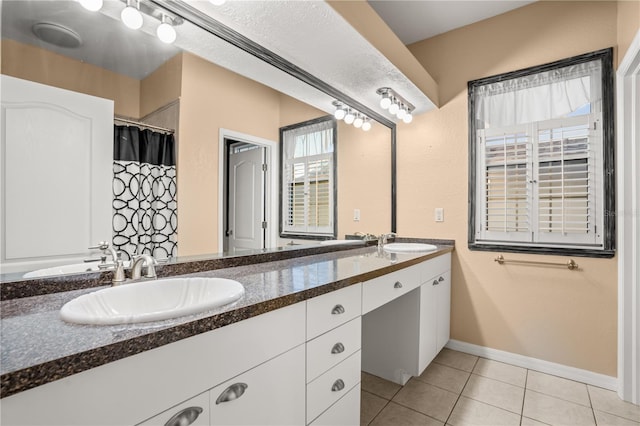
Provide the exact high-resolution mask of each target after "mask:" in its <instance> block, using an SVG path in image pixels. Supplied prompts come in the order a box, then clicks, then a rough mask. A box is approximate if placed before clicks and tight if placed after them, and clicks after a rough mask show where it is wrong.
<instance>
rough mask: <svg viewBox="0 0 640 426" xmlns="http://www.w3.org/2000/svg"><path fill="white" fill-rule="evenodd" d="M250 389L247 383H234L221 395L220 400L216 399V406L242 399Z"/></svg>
mask: <svg viewBox="0 0 640 426" xmlns="http://www.w3.org/2000/svg"><path fill="white" fill-rule="evenodd" d="M248 387H249V386H248V385H247V384H246V383H234V384H233V385H231V386H229V387H228V388H226V389H225V390H224V392H222V393H221V394H220V396H219V397H218V399H216V405H218V404H221V403H223V402H229V401H233V400H234V399H238V398H240V397H241V396H242V395H243V394H244V391H246V390H247V388H248Z"/></svg>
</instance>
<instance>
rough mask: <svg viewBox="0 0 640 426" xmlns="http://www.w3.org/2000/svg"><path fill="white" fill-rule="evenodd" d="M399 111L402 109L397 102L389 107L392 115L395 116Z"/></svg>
mask: <svg viewBox="0 0 640 426" xmlns="http://www.w3.org/2000/svg"><path fill="white" fill-rule="evenodd" d="M398 109H400V107H399V106H398V104H397V103H395V102H393V103H392V104H391V105H389V113H390V114H393V115H395V114H396V113H397V112H398Z"/></svg>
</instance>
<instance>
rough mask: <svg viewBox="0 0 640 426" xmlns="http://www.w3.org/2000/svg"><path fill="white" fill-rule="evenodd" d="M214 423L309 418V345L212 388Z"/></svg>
mask: <svg viewBox="0 0 640 426" xmlns="http://www.w3.org/2000/svg"><path fill="white" fill-rule="evenodd" d="M209 395H210V398H211V399H210V406H211V414H210V419H211V420H210V422H211V423H210V424H211V425H264V426H266V425H301V424H304V422H305V346H304V345H300V346H298V347H296V348H294V349H292V350H290V351H289V352H286V353H284V354H282V355H280V356H278V357H276V358H274V359H272V360H270V361H268V362H266V363H264V364H262V365H259V366H258V367H255V368H253V369H252V370H249V371H247V372H246V373H243V374H241V375H239V376H237V377H235V378H233V379H231V380H229V381H227V382H225V383H223V384H221V385H220V386H217V387H215V388H213V389H211V391H210V392H209Z"/></svg>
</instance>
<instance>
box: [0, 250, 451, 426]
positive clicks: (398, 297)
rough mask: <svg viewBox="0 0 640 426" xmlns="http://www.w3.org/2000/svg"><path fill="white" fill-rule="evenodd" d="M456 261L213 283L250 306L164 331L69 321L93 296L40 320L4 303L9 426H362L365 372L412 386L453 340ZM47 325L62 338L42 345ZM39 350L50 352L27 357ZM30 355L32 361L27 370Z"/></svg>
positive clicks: (431, 256) (309, 270)
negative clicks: (240, 290)
mask: <svg viewBox="0 0 640 426" xmlns="http://www.w3.org/2000/svg"><path fill="white" fill-rule="evenodd" d="M452 250H453V246H452V245H438V249H437V250H436V251H433V252H429V253H401V254H396V253H392V254H390V253H386V252H383V251H381V250H379V249H378V248H377V247H364V248H351V249H349V250H342V251H336V252H332V251H330V252H325V253H322V254H312V255H308V256H304V257H298V258H292V259H282V260H277V261H273V262H265V263H261V264H256V265H247V266H238V267H231V268H224V269H218V270H213V271H207V272H199V273H198V274H196V275H198V276H218V277H226V278H233V279H236V280H238V281H239V282H241V283H242V284H243V285H244V286H245V290H246V293H245V296H244V297H243V298H242V299H240V300H239V301H238V302H236V303H235V304H232V305H227V306H224V307H221V308H219V309H216V310H214V311H211V312H207V313H204V314H199V315H192V316H189V317H186V318H185V317H183V318H178V319H175V320H167V321H161V322H157V323H147V324H138V325H126V326H80V325H72V324H67V323H64V322H62V321H61V320H60V319H59V318H58V317H57V316H56V314H57V309H59V308H60V306H61V304H63V303H64V302H65V301H66V300H69V299H70V298H73V297H75V296H76V295H77V294H78V292H80V293H82V292H87V290H78V291H74V292H67V293H69V294H67V293H61V294H59V295H57V296H55V298H56V299H55V301H53V300H50V301H49V302H48V303H49V306H50V307H49V308H46V307H40V308H38V309H34V310H30V309H29V308H28V307H27V305H29V304H32V303H33V300H26V299H17V300H10V301H4V302H2V303H3V308H5V309H8V312H7V311H5V314H4V317H3V320H2V321H3V324H2V326H3V335H2V345H3V350H2V356H3V358H2V360H3V371H2V373H3V375H2V379H3V381H2V383H3V398H2V399H1V400H0V405H1V408H2V411H1V421H2V424H11V425H20V424H25V425H26V424H29V425H35V424H47V425H51V424H65V425H88V424H92V425H93V424H105V425H107V424H108V425H113V424H119V425H120V424H122V425H125V424H130V425H137V424H139V425H187V424H192V425H231V424H238V425H242V424H265V425H266V424H274V425H276V424H277V425H285V424H292V425H293V424H295V425H330V424H334V425H346V424H354V425H355V424H359V416H360V375H361V371H367V372H369V373H372V374H375V375H378V376H381V377H384V378H387V379H389V380H392V381H395V382H397V383H400V384H404V383H406V381H407V380H408V379H409V378H410V377H411V376H415V375H419V374H420V373H421V372H422V371H423V370H424V368H426V366H427V365H428V364H429V363H430V362H431V360H432V359H433V358H434V357H435V355H436V354H437V352H438V351H439V350H440V349H441V348H442V346H444V344H445V343H446V342H447V340H448V338H449V308H450V288H451V281H450V277H451V275H450V269H451V251H452ZM71 293H72V294H71ZM39 297H41V298H42V297H45V296H39ZM50 297H54V296H50ZM27 299H34V298H27ZM21 304H22V305H23V306H22V308H20V307H19V306H20V305H21ZM20 309H22V311H20ZM25 311H28V312H25ZM42 320H46V321H49V322H50V324H48V325H46V326H45V327H49V329H48V332H47V333H46V334H47V335H49V337H48V338H44V337H43V336H42V335H40V336H32V337H29V331H30V330H31V331H33V330H35V329H36V328H38V327H42V326H43V325H42V324H38V321H42ZM16 327H17V328H18V329H17V330H16V329H15V328H16ZM5 331H7V332H5ZM42 334H44V332H43V333H42ZM20 336H22V338H23V339H26V340H27V341H22V340H20ZM30 338H31V339H33V341H29V339H30ZM42 339H44V340H42ZM36 340H37V341H38V343H39V344H40V345H44V346H45V347H40V348H35V349H31V350H28V349H26V348H28V347H29V345H34V344H36ZM56 341H57V342H58V346H60V347H61V349H60V353H58V354H55V355H54V354H52V352H55V350H54V349H52V347H53V346H54V343H55V342H56ZM7 345H10V346H12V348H7ZM48 345H50V346H51V347H49V348H47V346H48ZM21 348H25V350H27V352H31V353H26V354H23V356H25V355H26V359H24V360H17V359H14V357H15V356H20V353H21ZM46 357H49V358H50V359H46ZM56 357H57V358H56ZM65 366H66V367H68V368H66V369H65ZM48 371H49V373H50V374H49V375H48V376H47V372H48ZM64 371H67V373H65V372H64ZM30 378H31V379H33V381H34V382H36V383H35V384H34V383H30V382H29V380H30ZM43 382H44V383H43Z"/></svg>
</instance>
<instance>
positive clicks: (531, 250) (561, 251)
mask: <svg viewBox="0 0 640 426" xmlns="http://www.w3.org/2000/svg"><path fill="white" fill-rule="evenodd" d="M468 247H469V250H471V251H489V252H503V253H525V254H548V255H555V256H579V257H593V258H609V259H610V258H612V257H614V256H615V254H616V251H615V249H605V250H595V249H578V248H560V247H558V248H555V247H522V246H508V245H499V244H476V243H471V242H470V243H469V245H468Z"/></svg>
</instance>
